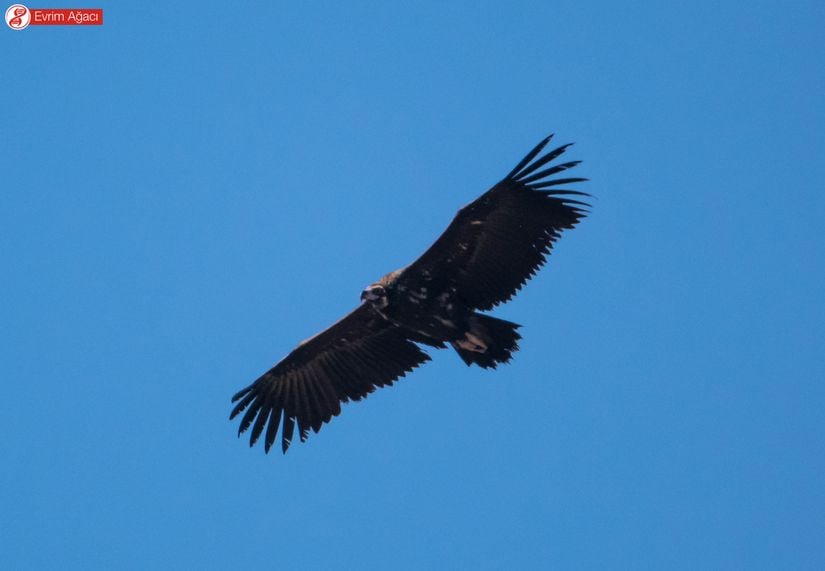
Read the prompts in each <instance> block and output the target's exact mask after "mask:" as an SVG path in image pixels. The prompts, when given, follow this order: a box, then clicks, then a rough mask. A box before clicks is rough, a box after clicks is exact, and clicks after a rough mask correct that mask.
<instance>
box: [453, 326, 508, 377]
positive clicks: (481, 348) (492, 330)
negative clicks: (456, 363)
mask: <svg viewBox="0 0 825 571" xmlns="http://www.w3.org/2000/svg"><path fill="white" fill-rule="evenodd" d="M519 327H520V325H517V324H516V323H512V322H510V321H505V320H503V319H497V318H495V317H490V316H489V315H482V314H481V313H473V314H472V315H471V316H470V319H469V320H468V328H467V331H465V332H464V336H463V337H462V338H460V339H457V340H455V341H451V342H450V344H451V345H452V346H453V348H454V349H455V350H456V352H458V355H459V357H461V359H462V360H463V361H464V362H465V363H467V365H468V366H469V365H472V364H476V365H478V366H479V367H482V368H484V369H495V368H496V367H497V366H498V364H499V363H506V362H508V361H509V360H510V357H511V356H512V354H513V353H515V352H516V351H518V340H519V339H521V335H519V334H518V331H517V329H518V328H519Z"/></svg>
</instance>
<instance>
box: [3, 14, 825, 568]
mask: <svg viewBox="0 0 825 571" xmlns="http://www.w3.org/2000/svg"><path fill="white" fill-rule="evenodd" d="M73 4H74V5H77V3H74V2H71V3H69V2H65V3H63V4H62V6H64V7H69V6H71V5H73ZM84 4H86V5H88V3H85V2H83V3H80V5H84ZM390 4H392V3H384V2H352V3H339V2H312V3H294V2H293V3H285V2H277V3H272V5H267V6H258V7H255V8H252V7H246V6H243V7H242V6H237V5H227V4H224V5H216V6H214V7H206V6H204V5H203V4H202V3H195V2H191V3H190V2H180V3H167V4H164V5H163V6H156V7H150V6H148V5H145V4H141V3H136V2H135V3H121V2H118V3H111V4H109V3H106V4H103V5H102V6H103V7H104V9H105V24H104V25H103V26H102V27H99V28H57V27H48V28H46V27H40V28H34V27H32V28H29V29H27V30H24V31H21V32H14V31H12V30H9V29H8V28H5V27H4V28H3V30H2V32H0V49H1V50H2V54H3V55H4V71H3V76H2V87H0V97H2V109H3V118H2V124H1V125H0V133H2V135H1V136H0V161H2V164H0V169H2V183H0V186H2V191H0V228H2V234H0V256H2V260H1V261H2V279H1V280H0V300H2V302H1V303H0V324H1V325H2V344H1V345H0V351H2V355H1V357H2V366H1V367H0V375H2V385H1V386H2V399H0V428H1V430H0V435H1V436H0V454H2V470H0V502H1V503H0V513H2V516H0V525H2V533H0V542H2V548H0V567H3V568H5V569H13V568H19V569H23V568H30V569H34V568H71V567H74V568H83V569H88V568H108V569H112V568H181V567H183V568H198V567H209V568H230V567H244V568H246V567H250V566H255V567H258V568H261V567H262V568H280V569H300V568H304V569H309V568H316V569H320V568H333V567H337V568H349V569H387V568H398V569H421V568H424V567H429V568H478V569H548V568H559V569H582V568H590V569H601V568H613V569H619V568H648V569H650V568H652V569H665V568H667V569H759V568H764V569H823V568H825V455H823V446H824V445H825V419H824V418H823V414H824V413H823V410H825V409H824V408H823V404H824V403H825V385H824V384H823V383H824V382H825V370H824V369H825V368H824V367H823V363H822V357H823V340H825V325H823V324H825V301H823V283H825V269H824V268H825V264H823V260H825V239H823V234H822V228H823V220H825V192H823V191H825V188H823V180H825V160H823V147H824V146H825V136H823V133H825V105H823V93H825V66H823V60H822V57H823V54H824V53H825V39H823V38H825V34H823V29H825V8H823V4H822V3H821V2H798V3H785V2H769V1H766V2H750V3H743V2H713V3H702V2H699V3H697V2H672V3H661V2H637V3H630V4H628V3H621V4H618V3H612V2H611V3H608V2H604V3H600V2H582V1H581V0H575V1H569V2H541V3H540V2H535V3H528V2H521V3H518V2H516V3H506V4H504V3H495V4H494V3H487V2H437V3H436V2H432V3H411V4H406V5H404V6H403V7H398V6H393V7H391V6H390ZM551 131H554V132H556V133H558V136H557V141H558V142H560V143H563V142H569V141H576V142H577V145H576V146H574V147H573V148H572V149H571V151H570V153H569V155H570V157H571V158H578V159H583V160H584V161H585V162H584V163H583V164H582V165H581V166H580V167H579V168H578V169H577V170H578V172H577V173H576V174H578V175H580V176H588V177H590V178H591V179H592V182H590V183H587V186H586V189H587V190H588V191H590V192H592V193H593V194H594V195H595V198H594V200H593V204H594V208H593V210H592V215H591V216H590V217H589V218H587V219H586V220H585V221H584V222H583V223H582V224H581V225H580V226H579V227H578V228H577V229H575V230H573V231H571V232H568V233H566V234H565V235H564V236H563V238H562V240H561V241H560V243H559V245H558V247H557V249H556V251H555V253H554V255H553V256H552V258H551V260H550V263H549V264H548V266H547V267H546V268H545V269H544V270H543V271H542V272H541V273H540V274H539V276H538V277H537V278H536V279H534V280H533V281H532V282H531V283H530V284H529V285H528V287H527V288H526V289H525V290H524V291H523V292H522V293H521V294H520V295H519V296H518V297H517V298H516V299H515V300H514V301H513V302H512V303H510V304H509V305H507V306H505V307H503V308H501V309H500V310H498V311H497V313H496V314H497V315H499V316H501V317H504V318H508V319H511V320H513V321H517V322H520V323H523V324H525V327H524V328H523V334H524V341H523V343H522V350H521V352H520V353H518V355H517V358H516V359H515V360H514V362H513V363H512V364H511V365H509V366H507V367H503V368H501V369H499V370H498V371H495V372H485V371H481V370H479V369H476V368H473V369H467V368H466V367H465V366H464V364H463V363H461V361H460V360H459V359H458V358H457V356H456V355H454V354H452V353H451V352H447V351H443V352H438V353H437V354H435V355H434V357H435V358H434V362H433V363H431V364H429V365H427V366H426V367H424V368H422V369H420V370H418V371H417V372H416V373H415V374H413V375H412V376H410V377H409V378H407V379H405V380H403V381H402V382H400V383H399V384H398V385H397V386H395V387H394V388H392V389H386V390H382V391H379V392H377V393H375V394H373V395H371V396H370V397H369V398H368V399H367V400H366V401H364V402H361V403H357V404H351V405H347V406H346V407H345V408H344V411H343V413H342V415H341V416H340V417H338V418H336V419H334V420H333V421H332V423H331V424H330V425H328V426H326V427H325V428H324V429H323V430H322V431H321V433H320V434H318V435H312V436H311V437H310V440H309V441H308V442H307V443H304V444H299V443H296V444H295V445H293V447H292V449H291V450H290V452H289V453H288V454H287V455H286V456H282V455H281V454H280V453H279V452H278V453H275V454H270V455H269V456H265V455H264V454H263V450H262V448H261V447H260V446H257V447H255V448H254V449H252V450H250V449H249V448H248V447H247V443H246V440H241V441H239V440H237V439H236V438H235V432H236V429H237V423H230V422H229V420H228V413H229V410H230V403H229V397H230V396H231V395H232V394H233V393H234V392H235V391H236V390H238V389H240V388H241V387H243V386H245V385H246V384H248V383H249V382H250V381H252V380H253V379H254V378H255V377H257V376H258V375H259V374H260V373H261V372H263V371H264V370H266V369H267V368H269V367H270V366H271V365H272V364H273V363H275V362H276V361H277V360H278V359H280V358H281V357H282V356H283V355H284V354H286V353H287V352H288V351H289V350H291V349H292V348H293V347H294V346H295V344H296V343H297V342H298V341H299V340H301V339H303V338H306V337H308V336H310V335H312V334H313V333H315V332H317V331H318V330H320V329H321V328H324V327H326V326H327V325H329V324H330V323H331V322H333V321H334V320H336V319H337V318H338V317H339V316H341V315H342V314H344V313H345V312H346V311H348V310H349V309H350V308H352V307H353V306H354V305H355V304H357V302H358V295H359V293H360V290H361V288H362V287H363V286H364V285H366V284H368V283H370V282H372V281H373V280H374V279H375V278H377V277H380V276H381V275H383V274H384V273H385V272H387V271H390V270H392V269H395V268H397V267H399V266H402V265H405V264H406V263H408V262H410V261H411V260H412V259H414V257H415V256H417V255H418V254H420V253H421V252H422V251H423V250H424V248H425V247H426V246H427V245H429V244H430V243H431V241H432V240H434V239H435V238H436V236H438V235H439V233H440V232H441V231H442V230H443V229H444V228H445V227H446V225H447V223H448V222H449V221H450V219H451V218H452V216H453V214H454V212H455V210H456V209H457V208H458V207H460V206H461V205H462V204H464V203H466V202H468V201H469V200H471V199H473V198H474V197H475V196H477V195H478V194H480V193H481V192H483V191H484V190H486V189H487V188H488V187H489V186H490V185H491V184H492V183H494V182H495V181H496V180H498V179H499V178H500V177H501V176H503V175H504V174H505V173H506V172H508V171H509V170H510V168H512V167H513V165H514V164H515V163H516V162H517V161H518V160H519V159H520V158H521V157H522V156H523V155H524V153H526V152H527V150H529V149H530V148H531V147H532V146H533V145H534V144H535V143H536V142H537V141H538V140H539V139H540V138H542V137H543V136H544V135H545V134H547V133H548V132H551Z"/></svg>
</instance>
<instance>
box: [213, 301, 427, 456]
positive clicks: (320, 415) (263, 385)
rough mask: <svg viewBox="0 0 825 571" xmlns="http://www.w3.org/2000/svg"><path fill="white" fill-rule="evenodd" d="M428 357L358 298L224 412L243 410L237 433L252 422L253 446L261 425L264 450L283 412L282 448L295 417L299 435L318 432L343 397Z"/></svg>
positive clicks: (356, 395)
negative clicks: (351, 307)
mask: <svg viewBox="0 0 825 571" xmlns="http://www.w3.org/2000/svg"><path fill="white" fill-rule="evenodd" d="M429 360H430V357H429V355H427V354H426V353H424V352H423V351H422V350H421V349H419V348H418V346H417V345H415V344H414V343H412V342H411V341H410V340H409V339H407V337H406V336H405V335H404V333H403V332H402V331H401V330H399V329H398V328H396V327H394V326H393V325H391V324H390V323H389V322H387V321H386V320H384V319H382V318H381V317H380V316H379V315H377V314H376V313H375V311H374V310H373V309H372V308H371V307H370V306H369V305H368V304H362V305H360V306H359V307H358V308H357V309H355V310H354V311H352V312H351V313H350V314H349V315H347V316H346V317H344V318H343V319H341V320H340V321H338V322H337V323H335V324H334V325H332V326H331V327H329V328H328V329H326V330H324V331H322V332H321V333H319V334H317V335H315V336H314V337H311V338H309V339H307V340H306V341H304V342H303V343H301V344H300V345H298V347H296V348H295V350H293V351H292V352H291V353H290V354H289V355H287V356H286V357H285V358H284V359H283V360H282V361H281V362H280V363H278V364H277V365H275V366H274V367H273V368H272V369H270V370H269V371H267V372H266V373H264V374H263V375H262V376H261V377H260V378H259V379H258V380H256V381H255V382H254V383H252V384H251V385H249V386H248V387H246V388H245V389H243V390H242V391H240V392H238V393H237V394H236V395H235V396H234V397H232V402H235V403H237V404H236V405H235V407H234V408H233V409H232V413H231V415H230V417H229V418H230V419H232V418H235V417H236V416H237V415H239V414H240V413H241V412H243V411H244V410H246V413H245V414H244V415H243V418H242V419H241V424H240V427H239V428H238V435H239V436H240V434H241V433H243V432H245V431H246V430H247V429H249V428H250V427H251V429H252V430H251V433H250V437H249V445H250V446H252V445H253V444H255V442H256V441H257V440H258V438H260V436H261V434H262V433H263V431H264V428H266V435H265V438H264V447H265V450H266V452H269V449H270V447H271V446H272V443H273V442H274V441H275V437H276V436H277V433H278V428H279V425H280V424H281V418H282V417H283V430H282V438H281V444H282V449H283V451H284V452H286V450H287V448H289V444H290V442H291V441H292V436H293V432H294V429H295V423H296V422H297V423H298V432H299V434H300V438H301V441H304V440H306V438H307V436H308V435H309V430H310V429H312V430H314V431H315V432H316V433H317V432H318V431H319V430H320V428H321V425H322V424H324V423H326V422H329V420H330V419H331V418H332V417H333V416H337V415H338V414H339V413H340V412H341V403H342V402H347V401H349V400H361V399H362V398H364V397H365V396H367V395H368V394H369V393H371V392H373V391H374V390H375V389H376V388H378V387H384V386H388V385H391V384H392V383H393V382H394V381H395V380H396V379H398V378H399V377H403V376H404V375H405V374H407V373H408V372H409V371H411V370H413V369H414V368H416V367H417V366H419V365H421V364H423V363H425V362H426V361H429Z"/></svg>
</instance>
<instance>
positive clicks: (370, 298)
mask: <svg viewBox="0 0 825 571" xmlns="http://www.w3.org/2000/svg"><path fill="white" fill-rule="evenodd" d="M361 301H362V302H363V301H366V302H368V303H371V304H372V305H374V306H376V307H377V308H378V309H383V308H385V307H387V304H389V300H388V299H387V290H386V289H384V286H382V285H381V284H372V285H371V286H367V287H366V288H365V289H364V291H362V292H361Z"/></svg>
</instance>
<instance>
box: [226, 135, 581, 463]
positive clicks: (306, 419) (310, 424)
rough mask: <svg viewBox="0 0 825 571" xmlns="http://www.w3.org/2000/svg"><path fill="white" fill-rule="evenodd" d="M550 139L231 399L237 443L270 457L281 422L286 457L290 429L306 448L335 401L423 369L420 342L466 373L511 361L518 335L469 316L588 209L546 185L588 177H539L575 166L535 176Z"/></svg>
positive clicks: (527, 270) (517, 284) (504, 295)
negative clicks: (453, 357) (452, 353)
mask: <svg viewBox="0 0 825 571" xmlns="http://www.w3.org/2000/svg"><path fill="white" fill-rule="evenodd" d="M549 140H550V137H548V138H547V139H545V140H544V141H542V142H541V143H540V144H539V145H538V146H536V147H535V148H534V149H533V150H532V151H531V152H530V153H529V154H528V155H527V156H526V157H525V158H524V159H523V160H522V161H521V162H520V163H519V164H518V165H517V166H516V168H515V169H513V171H512V172H510V174H508V175H507V177H505V178H504V179H503V180H502V181H501V182H499V183H498V184H496V185H495V186H493V188H491V189H490V190H489V191H487V192H486V193H484V194H483V195H481V197H479V198H478V199H476V200H474V201H473V202H471V203H470V204H468V205H467V206H465V207H464V208H462V209H461V210H459V212H458V214H457V215H456V217H455V218H454V220H453V222H452V223H451V224H450V226H449V227H448V228H447V230H446V231H445V232H444V234H442V235H441V237H439V239H438V240H437V241H436V242H435V243H434V244H433V245H432V246H431V247H430V248H429V249H428V250H427V251H426V252H424V254H423V255H422V256H421V257H419V258H418V259H417V260H416V261H415V262H413V263H412V264H410V265H409V266H407V267H405V268H402V269H400V270H396V271H394V272H391V273H389V274H387V275H386V276H384V277H383V278H381V279H380V280H378V281H377V282H375V283H374V284H372V285H370V286H368V287H367V288H366V289H364V291H363V292H362V294H361V301H362V303H361V305H360V306H358V307H357V308H356V309H355V310H353V311H352V312H351V313H350V314H349V315H347V316H346V317H344V318H343V319H341V320H340V321H338V322H337V323H335V324H334V325H332V326H331V327H330V328H328V329H326V330H325V331H322V332H321V333H319V334H318V335H315V336H314V337H311V338H310V339H307V340H306V341H304V342H302V343H301V344H299V345H298V347H296V348H295V350H293V351H292V352H291V353H290V354H289V355H287V357H285V358H284V359H283V360H282V361H281V362H280V363H278V364H277V365H275V366H274V367H273V368H272V369H270V370H269V371H268V372H267V373H265V374H264V375H262V376H261V377H260V378H259V379H258V380H256V381H255V382H254V383H253V384H252V385H250V386H249V387H247V388H245V389H243V390H242V391H240V392H239V393H238V394H236V395H235V396H234V397H233V402H237V404H236V406H235V408H234V409H233V411H232V414H231V418H234V417H235V416H236V415H238V414H239V413H240V412H242V411H244V410H246V413H245V414H244V416H243V418H242V420H241V425H240V427H239V434H240V433H242V432H244V431H245V430H247V429H249V428H250V427H251V428H252V431H251V436H250V445H252V444H254V443H255V442H256V441H257V440H258V438H259V437H260V436H261V435H262V434H263V431H264V428H266V436H265V449H266V451H267V452H268V451H269V448H270V446H271V445H272V443H273V442H274V439H275V436H276V434H277V431H278V428H279V425H280V423H281V418H282V417H283V431H282V448H283V451H284V452H286V449H287V448H288V447H289V444H290V442H291V440H292V436H293V432H294V428H295V423H296V422H297V424H298V428H299V432H300V436H301V440H304V439H305V438H306V437H307V435H308V434H309V430H310V429H312V430H314V431H315V432H318V430H319V429H320V428H321V425H322V424H323V423H325V422H327V421H329V420H330V418H332V416H335V415H337V414H338V413H339V412H340V403H342V402H346V401H348V400H360V399H361V398H363V397H364V396H366V395H367V394H369V393H370V392H372V391H373V390H375V388H376V387H381V386H385V385H389V384H392V383H393V382H394V381H395V380H396V379H397V378H399V377H402V376H404V375H405V374H406V373H408V372H409V371H411V370H412V369H414V368H415V367H417V366H419V365H421V364H423V363H424V362H426V361H428V360H429V359H430V357H429V355H427V354H426V353H425V352H424V351H422V350H421V348H420V347H419V345H424V346H429V347H432V348H444V347H447V346H448V345H450V346H452V347H453V348H454V349H455V350H456V352H457V353H458V354H459V356H460V357H461V358H462V360H464V362H465V363H466V364H467V365H471V364H476V365H479V366H480V367H483V368H495V367H496V366H497V365H498V364H499V363H506V362H507V361H509V360H510V358H511V356H512V353H513V352H515V351H517V350H518V340H519V339H520V338H521V337H520V335H519V333H518V331H517V329H518V327H519V326H518V325H516V324H515V323H511V322H509V321H505V320H502V319H497V318H495V317H491V316H489V315H485V314H483V313H479V311H486V310H490V309H492V308H493V307H494V306H496V305H498V304H500V303H503V302H506V301H507V300H509V299H510V298H511V297H512V296H513V295H514V294H515V293H516V292H517V291H518V290H519V289H521V287H522V286H523V285H524V283H526V281H527V280H528V279H529V278H530V277H532V276H533V275H534V274H535V272H536V271H537V270H538V269H539V267H540V266H541V265H542V264H543V263H544V261H545V258H546V256H547V255H548V254H549V252H550V249H551V248H552V245H553V243H554V242H555V240H556V239H557V238H558V237H559V235H560V233H561V231H562V230H564V229H568V228H572V227H573V226H575V224H576V223H577V222H578V221H579V220H580V219H581V218H582V217H584V215H585V212H584V211H583V210H582V209H581V208H580V206H586V204H584V203H582V202H579V201H577V200H574V199H571V198H570V196H571V195H583V194H584V193H581V192H577V191H572V190H560V189H557V188H554V187H557V186H560V185H564V184H568V183H575V182H581V181H584V180H586V179H582V178H560V179H547V177H549V176H551V175H554V174H557V173H560V172H562V171H564V170H567V169H569V168H571V167H573V166H575V165H576V164H578V161H572V162H568V163H562V164H559V165H556V166H553V167H549V168H547V169H544V170H539V169H540V168H541V167H542V166H544V165H546V164H548V163H550V162H551V161H552V160H553V159H555V158H557V157H558V156H560V155H561V154H562V153H563V152H564V151H565V149H566V148H567V146H568V145H565V146H562V147H559V148H557V149H555V150H553V151H550V152H549V153H547V154H546V155H544V156H542V157H540V158H538V159H537V160H534V159H536V156H537V155H538V154H539V153H540V152H541V150H542V149H543V148H544V146H545V145H546V144H547V142H548V141H549ZM548 188H549V189H551V190H545V189H548Z"/></svg>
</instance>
